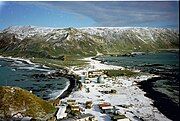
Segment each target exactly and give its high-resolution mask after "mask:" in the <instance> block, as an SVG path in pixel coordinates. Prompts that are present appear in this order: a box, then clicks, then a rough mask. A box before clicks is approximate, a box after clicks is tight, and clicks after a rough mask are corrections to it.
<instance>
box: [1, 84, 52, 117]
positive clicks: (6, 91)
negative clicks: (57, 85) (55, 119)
mask: <svg viewBox="0 0 180 121" xmlns="http://www.w3.org/2000/svg"><path fill="white" fill-rule="evenodd" d="M54 111H55V108H54V107H53V106H52V105H51V104H50V103H48V102H47V101H44V100H42V99H40V98H39V97H37V96H35V95H34V94H32V93H30V92H28V91H26V90H23V89H20V88H18V87H13V88H11V87H4V86H3V87H0V117H4V118H8V117H9V118H10V117H11V115H12V114H13V113H17V112H21V113H22V114H24V115H25V116H31V117H33V118H39V119H46V118H49V117H51V116H52V114H53V113H54Z"/></svg>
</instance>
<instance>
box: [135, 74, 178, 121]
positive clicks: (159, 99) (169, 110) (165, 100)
mask: <svg viewBox="0 0 180 121" xmlns="http://www.w3.org/2000/svg"><path fill="white" fill-rule="evenodd" d="M160 79H162V77H154V78H151V79H148V80H145V81H142V82H139V84H138V85H139V87H140V88H141V89H142V90H143V91H145V92H146V94H145V96H147V97H149V98H151V99H152V100H153V105H154V106H155V107H157V108H158V109H159V110H160V111H161V112H162V113H163V114H164V115H166V116H167V117H168V118H170V119H172V120H173V121H179V119H180V117H179V106H178V105H177V104H176V103H174V102H173V101H172V100H171V99H170V98H169V97H168V96H167V95H166V94H163V93H161V92H159V91H156V90H154V89H153V83H154V82H156V81H158V80H160Z"/></svg>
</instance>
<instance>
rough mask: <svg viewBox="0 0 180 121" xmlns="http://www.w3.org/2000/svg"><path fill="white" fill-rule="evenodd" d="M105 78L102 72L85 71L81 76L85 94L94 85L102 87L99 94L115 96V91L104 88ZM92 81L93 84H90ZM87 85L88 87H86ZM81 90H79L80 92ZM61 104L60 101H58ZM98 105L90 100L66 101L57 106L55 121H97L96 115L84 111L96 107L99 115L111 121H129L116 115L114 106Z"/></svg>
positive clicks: (100, 103)
mask: <svg viewBox="0 0 180 121" xmlns="http://www.w3.org/2000/svg"><path fill="white" fill-rule="evenodd" d="M106 78H107V76H106V75H105V74H104V72H103V71H87V72H82V74H81V79H80V81H81V83H82V85H83V86H82V87H81V88H82V89H83V90H85V93H86V94H87V93H89V94H90V93H93V92H90V91H91V90H90V88H89V86H93V85H94V84H95V83H97V84H98V86H103V87H102V88H100V89H98V91H99V92H100V93H101V94H116V90H115V89H113V88H107V87H106V86H105V84H104V83H105V79H106ZM92 81H93V82H92ZM88 85H89V86H88ZM82 89H81V90H82ZM60 102H61V101H60ZM98 103H99V104H97V103H96V104H93V102H92V100H84V101H83V103H82V102H81V103H80V102H77V101H76V100H75V99H67V100H66V101H64V102H61V104H60V105H59V106H58V108H59V110H58V112H57V114H56V118H57V120H62V121H98V119H97V117H96V116H97V115H96V116H95V115H93V114H91V113H92V112H91V111H90V112H86V111H85V110H89V109H90V110H95V109H94V107H98V110H99V112H100V113H101V114H104V115H108V117H109V118H110V120H112V121H129V119H128V118H127V117H126V116H125V115H122V114H118V113H117V109H116V107H115V106H113V105H111V104H110V103H108V102H98Z"/></svg>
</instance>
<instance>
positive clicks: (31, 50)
mask: <svg viewBox="0 0 180 121" xmlns="http://www.w3.org/2000/svg"><path fill="white" fill-rule="evenodd" d="M178 47H179V32H178V30H176V29H170V28H148V27H108V28H107V27H86V28H71V27H70V28H50V27H48V28H47V27H35V26H13V27H9V28H7V29H4V30H2V31H1V32H0V52H1V53H13V54H15V55H16V53H22V55H24V54H25V56H33V57H34V56H40V57H47V58H48V57H52V56H56V57H57V56H61V55H75V56H79V55H80V56H92V55H96V54H97V53H102V54H111V53H119V54H121V53H128V52H133V51H156V50H158V49H170V48H178ZM16 51H17V52H16Z"/></svg>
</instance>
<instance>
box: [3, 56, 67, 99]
mask: <svg viewBox="0 0 180 121" xmlns="http://www.w3.org/2000/svg"><path fill="white" fill-rule="evenodd" d="M0 65H1V66H0V85H1V86H17V87H21V88H24V89H26V90H29V91H30V90H31V91H32V92H33V93H34V94H36V95H37V96H39V97H41V98H44V99H49V98H55V97H56V96H57V95H58V93H60V92H61V90H63V89H64V88H65V86H66V85H67V84H68V83H69V81H68V79H66V78H63V77H58V78H48V77H38V78H37V77H34V76H33V75H34V74H42V73H49V72H51V71H54V70H53V69H50V68H44V67H42V66H40V65H34V64H28V63H26V62H23V61H19V60H12V59H5V58H0Z"/></svg>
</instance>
